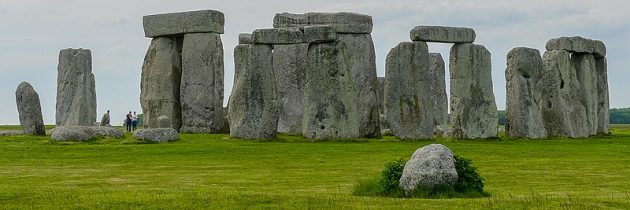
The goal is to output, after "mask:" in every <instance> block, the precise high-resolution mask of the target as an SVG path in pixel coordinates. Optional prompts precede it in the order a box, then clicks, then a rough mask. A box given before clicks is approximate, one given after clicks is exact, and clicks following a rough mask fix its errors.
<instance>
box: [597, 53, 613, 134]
mask: <svg viewBox="0 0 630 210" xmlns="http://www.w3.org/2000/svg"><path fill="white" fill-rule="evenodd" d="M595 71H596V74H597V134H608V133H609V132H608V123H609V122H610V121H609V115H608V109H610V105H609V104H610V102H609V101H608V100H609V99H608V94H609V93H608V64H607V61H606V58H605V57H601V58H597V59H596V60H595Z"/></svg>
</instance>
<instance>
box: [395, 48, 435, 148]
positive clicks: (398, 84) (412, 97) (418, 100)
mask: <svg viewBox="0 0 630 210" xmlns="http://www.w3.org/2000/svg"><path fill="white" fill-rule="evenodd" d="M385 63H386V64H385V96H384V98H385V116H386V119H387V121H388V123H389V125H390V129H391V130H392V132H393V133H394V135H395V136H396V137H398V138H400V139H405V140H413V139H432V138H433V129H434V128H435V125H434V123H433V115H432V109H433V108H432V107H433V106H432V105H433V104H432V101H431V97H430V80H431V79H432V78H431V77H430V73H429V50H428V46H427V44H426V43H424V42H402V43H400V44H398V45H397V46H396V47H394V48H392V49H391V51H389V54H387V59H386V62H385Z"/></svg>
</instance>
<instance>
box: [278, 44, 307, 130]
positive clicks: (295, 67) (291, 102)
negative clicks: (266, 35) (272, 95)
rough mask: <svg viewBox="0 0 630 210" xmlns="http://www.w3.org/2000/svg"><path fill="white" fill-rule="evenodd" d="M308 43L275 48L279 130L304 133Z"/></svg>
mask: <svg viewBox="0 0 630 210" xmlns="http://www.w3.org/2000/svg"><path fill="white" fill-rule="evenodd" d="M307 51H308V43H305V44H291V45H276V46H274V49H273V71H274V75H275V76H276V78H275V81H276V89H277V90H278V101H279V105H280V107H279V113H278V114H279V119H278V132H280V133H290V134H301V133H302V114H303V112H302V106H303V104H302V97H303V96H304V90H303V88H304V85H305V83H306V80H305V74H306V53H307Z"/></svg>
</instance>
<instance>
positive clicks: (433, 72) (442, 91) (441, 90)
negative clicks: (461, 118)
mask: <svg viewBox="0 0 630 210" xmlns="http://www.w3.org/2000/svg"><path fill="white" fill-rule="evenodd" d="M428 77H429V78H430V79H429V81H428V82H429V92H430V94H429V97H430V99H429V101H431V102H432V103H431V108H432V111H431V112H430V113H432V115H433V124H434V125H435V126H438V125H448V97H447V95H446V80H445V79H446V67H445V66H444V59H442V55H440V54H439V53H429V76H428Z"/></svg>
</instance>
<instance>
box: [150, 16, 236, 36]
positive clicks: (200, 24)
mask: <svg viewBox="0 0 630 210" xmlns="http://www.w3.org/2000/svg"><path fill="white" fill-rule="evenodd" d="M142 22H143V24H142V25H143V26H144V35H145V36H146V37H151V38H155V37H160V36H175V35H181V34H187V33H219V34H223V26H224V25H225V19H224V17H223V13H222V12H219V11H215V10H199V11H190V12H178V13H166V14H156V15H147V16H144V17H143V21H142Z"/></svg>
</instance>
